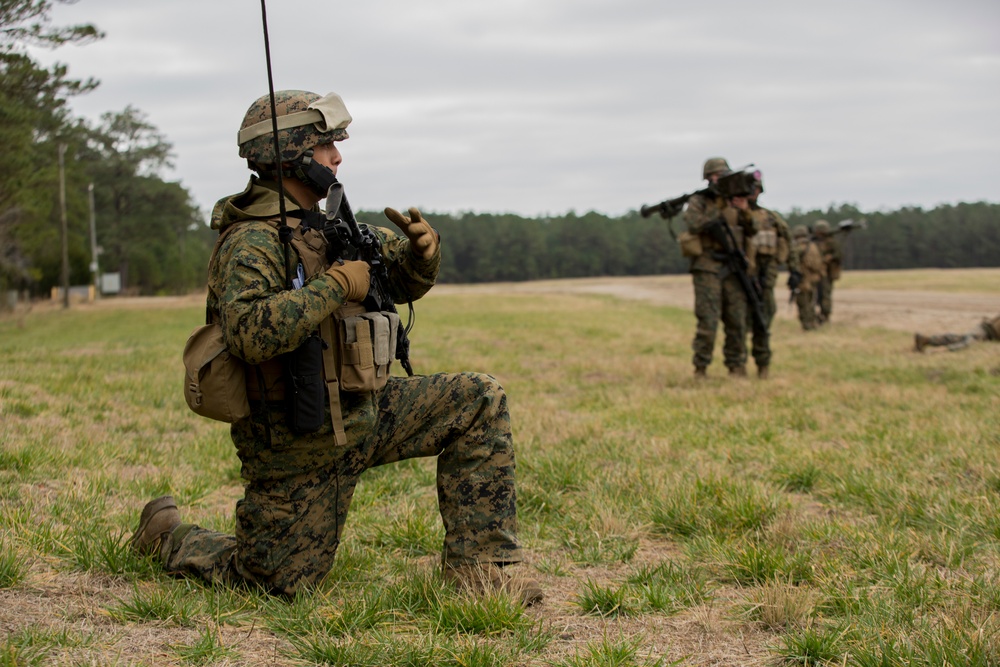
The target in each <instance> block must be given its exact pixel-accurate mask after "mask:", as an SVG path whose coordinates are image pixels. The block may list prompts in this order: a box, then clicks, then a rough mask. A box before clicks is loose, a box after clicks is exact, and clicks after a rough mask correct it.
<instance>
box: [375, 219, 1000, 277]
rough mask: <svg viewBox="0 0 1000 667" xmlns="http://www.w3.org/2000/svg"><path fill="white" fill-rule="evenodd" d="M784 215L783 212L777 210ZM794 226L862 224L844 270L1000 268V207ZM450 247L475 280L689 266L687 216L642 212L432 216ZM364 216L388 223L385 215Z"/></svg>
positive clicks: (446, 267)
mask: <svg viewBox="0 0 1000 667" xmlns="http://www.w3.org/2000/svg"><path fill="white" fill-rule="evenodd" d="M779 213H780V212H779ZM782 215H783V217H784V218H785V219H786V221H787V222H788V223H789V225H791V226H795V225H806V226H807V227H809V228H810V229H811V228H812V226H813V224H814V223H815V222H816V221H817V220H820V219H824V220H827V221H828V222H829V223H830V225H831V227H832V228H834V229H837V228H838V225H839V223H840V222H842V221H844V220H854V221H855V222H860V221H864V224H865V226H864V228H860V229H858V228H855V229H854V230H853V231H851V232H849V233H844V234H842V236H841V240H842V245H843V247H844V255H845V258H844V267H845V268H846V269H847V270H851V269H910V268H928V267H938V268H959V267H995V266H1000V204H991V203H986V202H978V203H970V204H957V205H942V206H938V207H936V208H933V209H930V210H926V211H925V210H923V209H921V208H910V207H907V208H903V209H900V210H898V211H889V212H874V213H872V212H868V213H866V212H863V211H861V210H859V209H858V208H857V207H855V206H852V205H847V204H844V205H840V206H831V207H829V208H828V209H826V210H819V209H815V210H810V211H802V210H799V209H795V210H793V211H791V212H789V213H785V214H782ZM426 217H427V218H428V220H429V221H430V222H431V224H432V225H433V226H434V228H435V229H437V230H438V231H439V232H440V234H441V238H442V252H444V253H445V256H444V261H443V262H442V266H441V274H440V281H441V282H451V283H475V282H497V281H519V280H542V279H551V278H576V277H586V276H637V275H656V274H663V273H684V272H686V271H687V270H688V261H687V260H686V259H685V258H684V257H682V256H681V253H680V248H679V246H678V244H677V242H676V241H675V239H674V234H675V233H679V232H680V231H681V230H682V229H684V223H683V220H682V219H681V218H680V217H678V218H675V219H673V220H672V221H667V220H663V219H662V218H660V217H658V216H653V217H651V218H642V217H641V216H640V215H639V214H638V212H636V211H630V212H629V213H626V214H625V215H622V216H618V217H610V216H606V215H602V214H600V213H595V212H589V213H585V214H583V215H577V214H576V213H573V212H570V213H567V214H566V215H563V216H559V217H544V218H525V217H521V216H518V215H514V214H509V213H508V214H491V213H463V214H458V215H449V214H433V213H430V214H427V216H426ZM358 219H359V220H361V221H363V222H368V223H371V224H376V225H383V226H384V225H386V224H387V223H386V221H385V219H384V218H383V217H382V215H381V214H380V213H378V214H376V213H368V212H362V213H359V214H358Z"/></svg>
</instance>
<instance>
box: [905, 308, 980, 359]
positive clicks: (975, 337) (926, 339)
mask: <svg viewBox="0 0 1000 667" xmlns="http://www.w3.org/2000/svg"><path fill="white" fill-rule="evenodd" d="M985 340H992V341H1000V315H997V316H996V317H994V318H993V319H991V320H988V319H984V320H983V321H982V322H980V323H979V326H978V327H976V328H975V329H974V330H973V331H970V332H969V333H965V334H956V333H946V334H936V335H932V336H924V335H921V334H916V335H915V336H914V345H915V348H916V350H917V352H923V351H924V348H925V347H947V348H948V349H949V350H951V351H952V352H954V351H956V350H961V349H964V348H966V347H968V346H969V345H971V344H972V343H974V342H977V341H985Z"/></svg>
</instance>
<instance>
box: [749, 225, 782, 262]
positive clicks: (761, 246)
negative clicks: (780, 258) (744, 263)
mask: <svg viewBox="0 0 1000 667" xmlns="http://www.w3.org/2000/svg"><path fill="white" fill-rule="evenodd" d="M750 244H751V246H753V250H754V252H755V253H756V254H758V255H768V256H771V255H776V254H778V233H777V232H776V231H775V230H773V229H762V230H760V231H758V232H757V233H756V234H754V235H753V236H751V237H750Z"/></svg>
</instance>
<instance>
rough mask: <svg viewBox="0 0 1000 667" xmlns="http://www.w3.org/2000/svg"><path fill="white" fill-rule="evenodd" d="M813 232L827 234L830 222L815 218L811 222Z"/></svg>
mask: <svg viewBox="0 0 1000 667" xmlns="http://www.w3.org/2000/svg"><path fill="white" fill-rule="evenodd" d="M813 233H815V234H824V235H826V234H829V233H830V223H829V222H827V221H826V220H817V221H816V222H815V223H814V224H813Z"/></svg>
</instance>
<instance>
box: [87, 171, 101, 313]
mask: <svg viewBox="0 0 1000 667" xmlns="http://www.w3.org/2000/svg"><path fill="white" fill-rule="evenodd" d="M87 194H88V195H89V199H90V273H91V274H93V276H94V300H95V301H96V300H97V299H99V298H100V296H101V283H100V273H99V272H98V270H97V266H98V265H97V255H98V254H99V253H100V252H101V251H100V249H99V248H98V247H97V216H96V214H95V213H94V184H93V183H91V184H90V185H88V186H87Z"/></svg>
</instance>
